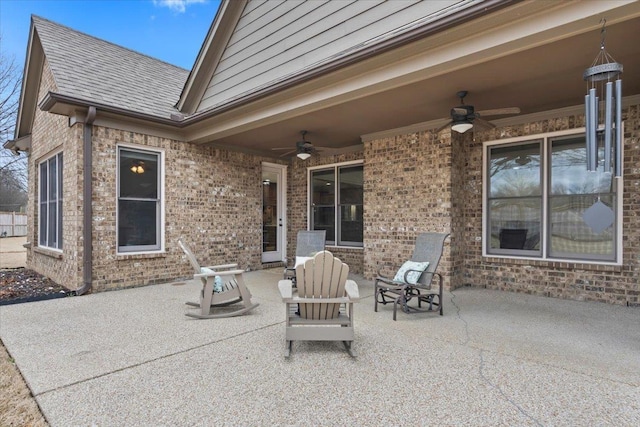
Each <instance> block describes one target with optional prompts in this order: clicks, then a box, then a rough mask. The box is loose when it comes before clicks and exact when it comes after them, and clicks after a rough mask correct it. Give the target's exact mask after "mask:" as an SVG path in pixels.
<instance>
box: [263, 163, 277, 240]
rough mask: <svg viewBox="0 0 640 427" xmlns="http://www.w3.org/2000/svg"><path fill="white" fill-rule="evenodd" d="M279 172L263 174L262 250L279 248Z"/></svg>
mask: <svg viewBox="0 0 640 427" xmlns="http://www.w3.org/2000/svg"><path fill="white" fill-rule="evenodd" d="M278 223H279V218H278V174H277V173H268V172H263V174H262V252H274V251H277V250H278Z"/></svg>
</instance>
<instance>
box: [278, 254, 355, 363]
mask: <svg viewBox="0 0 640 427" xmlns="http://www.w3.org/2000/svg"><path fill="white" fill-rule="evenodd" d="M348 274H349V266H348V265H347V264H345V263H343V262H342V261H340V259H339V258H335V257H334V256H333V254H331V252H329V251H322V252H319V253H318V254H316V255H315V256H314V257H313V258H312V259H309V260H307V261H306V262H305V263H304V264H301V265H299V266H298V267H296V277H297V282H298V286H297V293H294V289H293V283H292V281H291V280H290V279H285V280H280V282H278V288H279V289H280V295H281V296H282V301H283V302H284V303H285V305H286V314H287V319H286V327H285V341H286V345H285V357H289V355H290V354H291V348H292V345H293V341H342V342H343V343H344V345H345V347H346V349H347V351H348V352H349V354H350V355H351V356H352V357H355V351H354V350H353V348H352V344H353V340H354V332H353V303H354V302H356V301H358V300H359V299H360V295H359V293H358V285H357V284H356V282H354V281H353V280H347V275H348ZM341 305H344V306H343V309H342V310H341ZM296 308H298V310H299V311H297V312H296Z"/></svg>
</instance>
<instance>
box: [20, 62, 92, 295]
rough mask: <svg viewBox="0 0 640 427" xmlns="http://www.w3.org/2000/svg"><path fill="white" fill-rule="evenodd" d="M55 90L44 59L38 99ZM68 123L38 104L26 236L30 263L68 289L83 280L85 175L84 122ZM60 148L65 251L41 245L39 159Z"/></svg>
mask: <svg viewBox="0 0 640 427" xmlns="http://www.w3.org/2000/svg"><path fill="white" fill-rule="evenodd" d="M55 90H56V86H55V83H54V81H53V76H52V74H51V72H50V70H49V65H48V64H47V63H46V62H45V64H44V65H43V72H42V80H41V84H40V89H39V93H38V100H41V99H42V98H43V97H44V96H45V95H46V94H47V92H49V91H55ZM68 123H69V121H68V118H67V117H63V116H59V115H54V114H49V113H46V112H43V111H41V110H40V109H39V108H36V113H35V117H34V123H33V133H32V136H31V137H32V144H31V145H32V147H31V153H30V156H29V181H28V186H29V190H28V191H29V204H28V207H27V215H28V218H29V220H28V225H27V236H28V241H29V242H31V248H30V249H29V250H28V251H27V267H28V268H31V269H34V270H36V271H38V272H40V273H41V274H44V275H45V276H47V277H50V278H51V279H52V280H53V281H55V282H57V283H60V284H62V285H64V286H66V287H68V288H69V289H76V288H78V287H80V286H81V284H82V210H81V206H82V200H81V198H82V176H81V175H79V174H78V165H81V164H82V152H81V148H82V126H81V125H76V126H74V127H72V128H70V127H69V124H68ZM58 151H63V153H64V154H63V156H64V160H63V164H64V167H63V188H64V189H65V194H64V196H65V197H64V199H63V219H62V222H63V224H62V230H63V235H62V241H63V245H62V253H60V252H59V251H52V250H50V249H46V248H40V247H38V235H39V231H38V221H39V206H38V200H39V199H38V189H39V163H40V162H41V161H43V160H46V159H48V158H49V157H51V155H52V154H54V153H56V152H58Z"/></svg>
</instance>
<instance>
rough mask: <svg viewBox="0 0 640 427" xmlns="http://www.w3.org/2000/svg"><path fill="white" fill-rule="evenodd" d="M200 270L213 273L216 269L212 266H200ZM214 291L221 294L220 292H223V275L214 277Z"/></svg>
mask: <svg viewBox="0 0 640 427" xmlns="http://www.w3.org/2000/svg"><path fill="white" fill-rule="evenodd" d="M200 272H201V273H207V274H211V273H213V272H214V271H213V270H212V269H210V268H206V267H200ZM213 292H214V293H216V294H219V293H220V292H222V277H220V276H216V277H214V278H213Z"/></svg>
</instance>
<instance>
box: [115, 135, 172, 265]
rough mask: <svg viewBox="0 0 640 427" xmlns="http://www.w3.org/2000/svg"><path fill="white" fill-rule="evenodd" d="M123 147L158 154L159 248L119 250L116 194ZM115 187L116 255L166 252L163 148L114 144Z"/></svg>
mask: <svg viewBox="0 0 640 427" xmlns="http://www.w3.org/2000/svg"><path fill="white" fill-rule="evenodd" d="M121 148H124V149H129V150H137V151H147V152H151V153H155V154H158V157H159V159H158V160H159V161H158V163H159V164H160V177H159V178H160V185H159V186H158V191H160V219H159V221H160V224H158V225H159V228H160V248H159V249H155V250H149V251H131V252H129V251H127V252H121V251H120V245H119V244H118V242H119V241H120V240H119V239H118V230H119V229H120V226H119V224H118V218H119V217H120V216H119V212H118V208H119V206H120V203H119V194H118V189H119V188H120V149H121ZM115 173H116V188H115V199H116V241H115V247H116V255H126V256H130V255H144V254H161V253H164V252H166V246H165V150H164V149H162V148H159V147H148V146H146V145H136V144H126V143H119V144H116V171H115Z"/></svg>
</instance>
